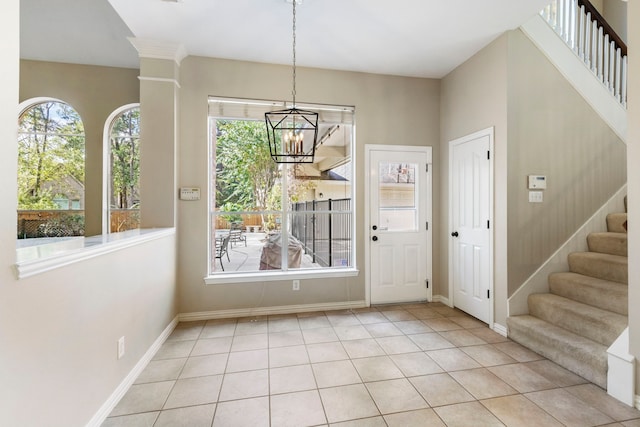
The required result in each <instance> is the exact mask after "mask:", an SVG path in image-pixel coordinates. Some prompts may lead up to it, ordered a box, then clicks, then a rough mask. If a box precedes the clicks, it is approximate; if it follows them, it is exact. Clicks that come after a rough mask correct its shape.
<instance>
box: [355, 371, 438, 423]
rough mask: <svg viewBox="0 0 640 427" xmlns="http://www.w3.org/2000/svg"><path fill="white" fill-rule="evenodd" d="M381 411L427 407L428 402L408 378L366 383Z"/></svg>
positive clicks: (392, 411) (388, 412) (385, 412)
mask: <svg viewBox="0 0 640 427" xmlns="http://www.w3.org/2000/svg"><path fill="white" fill-rule="evenodd" d="M365 385H366V387H367V389H368V390H369V393H370V394H371V397H373V401H374V402H376V405H377V406H378V409H379V410H380V412H381V413H382V414H383V415H384V414H391V413H394V412H402V411H413V410H415V409H424V408H427V407H428V406H429V405H427V402H425V400H424V399H423V398H422V396H420V393H418V392H417V391H416V389H415V388H414V387H413V385H411V383H410V382H409V381H408V380H407V379H406V378H401V379H397V380H387V381H377V382H372V383H367V384H365Z"/></svg>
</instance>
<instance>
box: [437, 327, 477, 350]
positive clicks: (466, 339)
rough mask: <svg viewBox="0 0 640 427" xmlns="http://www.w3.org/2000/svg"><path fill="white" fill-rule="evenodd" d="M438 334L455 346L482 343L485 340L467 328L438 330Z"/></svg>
mask: <svg viewBox="0 0 640 427" xmlns="http://www.w3.org/2000/svg"><path fill="white" fill-rule="evenodd" d="M440 336H442V337H443V338H444V339H446V340H447V341H449V342H450V343H451V344H453V345H455V346H457V347H465V346H469V345H482V344H486V343H487V342H486V341H485V340H483V339H481V338H478V337H477V336H475V335H473V334H472V333H471V332H469V331H467V330H464V329H463V330H455V331H444V332H440Z"/></svg>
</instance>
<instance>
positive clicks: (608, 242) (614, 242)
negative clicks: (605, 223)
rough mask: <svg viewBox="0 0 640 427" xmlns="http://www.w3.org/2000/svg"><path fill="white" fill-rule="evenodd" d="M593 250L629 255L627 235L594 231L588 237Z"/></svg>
mask: <svg viewBox="0 0 640 427" xmlns="http://www.w3.org/2000/svg"><path fill="white" fill-rule="evenodd" d="M587 244H588V245H589V250H590V251H591V252H598V253H601V254H611V255H618V256H627V235H626V234H624V233H592V234H590V235H589V236H588V237H587Z"/></svg>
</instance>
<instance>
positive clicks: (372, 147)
mask: <svg viewBox="0 0 640 427" xmlns="http://www.w3.org/2000/svg"><path fill="white" fill-rule="evenodd" d="M385 150H387V151H414V152H418V153H425V154H427V157H428V160H427V161H428V164H430V165H431V169H429V173H431V179H430V180H429V185H428V188H426V191H427V192H430V193H431V197H430V198H427V212H426V215H427V221H428V222H429V230H428V232H427V250H428V251H429V257H430V258H431V262H429V263H428V264H427V276H428V279H429V289H428V290H427V299H428V300H429V301H431V300H433V147H432V146H430V145H389V144H365V146H364V181H365V182H364V228H363V232H364V235H363V241H364V242H365V245H364V272H365V273H364V277H365V279H364V280H365V285H364V287H365V304H366V305H367V307H370V306H371V248H370V245H371V241H370V240H369V230H370V229H371V209H370V203H371V200H370V196H369V192H370V190H371V189H370V181H371V175H370V170H371V159H370V157H371V152H372V151H385Z"/></svg>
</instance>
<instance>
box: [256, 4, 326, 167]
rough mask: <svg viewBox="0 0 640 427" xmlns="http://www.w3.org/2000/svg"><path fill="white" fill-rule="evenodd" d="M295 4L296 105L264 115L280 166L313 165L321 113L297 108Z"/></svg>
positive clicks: (294, 75) (294, 6)
mask: <svg viewBox="0 0 640 427" xmlns="http://www.w3.org/2000/svg"><path fill="white" fill-rule="evenodd" d="M300 1H301V0H291V3H292V4H293V90H292V91H291V94H292V95H293V102H292V105H291V108H289V109H286V110H276V111H270V112H268V113H265V114H264V119H265V122H266V125H267V137H268V139H269V151H270V153H271V158H272V159H273V160H274V161H275V162H276V163H313V158H314V156H315V153H316V144H317V139H318V113H315V112H313V111H306V110H300V109H298V108H296V3H298V2H300Z"/></svg>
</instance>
